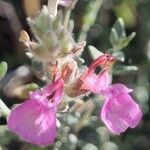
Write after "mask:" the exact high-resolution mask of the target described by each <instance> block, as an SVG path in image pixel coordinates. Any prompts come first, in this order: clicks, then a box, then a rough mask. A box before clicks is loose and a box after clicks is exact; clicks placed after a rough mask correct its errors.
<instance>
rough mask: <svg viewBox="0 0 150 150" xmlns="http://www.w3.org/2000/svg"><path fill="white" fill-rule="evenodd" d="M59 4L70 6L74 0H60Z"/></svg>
mask: <svg viewBox="0 0 150 150" xmlns="http://www.w3.org/2000/svg"><path fill="white" fill-rule="evenodd" d="M58 3H59V5H62V6H64V7H68V6H70V5H71V4H72V3H73V0H59V2H58Z"/></svg>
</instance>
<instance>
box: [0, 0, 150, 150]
mask: <svg viewBox="0 0 150 150" xmlns="http://www.w3.org/2000/svg"><path fill="white" fill-rule="evenodd" d="M89 1H91V2H92V1H94V0H79V1H78V3H77V5H76V7H75V9H74V10H73V12H72V14H71V18H72V19H74V23H75V28H74V30H73V32H74V38H75V39H77V37H78V36H79V32H80V28H81V26H82V24H83V15H85V11H86V10H85V9H86V5H87V4H88V3H89ZM46 3H47V1H46V0H41V1H40V0H20V1H16V0H5V1H2V0H0V61H6V62H7V63H8V73H7V75H6V77H5V78H4V79H3V80H2V81H1V82H0V96H1V98H3V100H4V101H5V103H6V104H7V105H8V106H9V107H11V106H12V105H13V104H15V103H20V102H22V100H20V99H17V98H16V96H15V94H14V92H13V89H14V88H16V87H18V86H21V85H24V84H27V83H30V82H36V83H39V84H41V82H40V81H39V79H38V78H37V77H35V76H34V74H33V72H32V70H31V68H30V65H31V62H30V60H29V59H28V58H27V57H26V56H25V52H24V47H23V45H22V44H21V43H20V42H19V41H18V37H19V33H20V31H21V30H22V29H24V30H26V31H27V32H28V33H29V35H30V37H32V38H33V35H32V33H31V31H30V28H29V26H28V24H27V21H26V17H28V16H30V17H31V16H32V17H33V16H35V15H36V14H37V11H38V10H39V9H40V8H41V5H43V4H46ZM86 13H88V12H86ZM118 17H122V18H123V20H124V22H125V26H126V31H127V34H130V33H131V32H133V31H134V32H136V37H135V38H134V39H133V40H132V41H131V43H130V44H129V45H128V46H127V47H125V48H124V49H123V50H122V51H123V52H124V53H125V63H124V64H126V65H135V66H137V67H138V68H139V69H138V71H131V72H128V73H125V74H121V75H115V76H114V81H113V82H122V83H125V84H126V85H128V86H129V87H132V88H133V89H134V92H133V94H132V95H133V96H134V99H136V101H137V103H139V105H140V106H141V108H142V111H143V118H142V121H141V123H140V125H139V126H138V127H137V128H135V129H132V130H131V129H129V130H127V131H126V132H125V133H123V134H122V135H121V136H110V135H109V133H108V132H107V130H106V128H105V127H102V126H103V124H102V123H100V121H99V119H98V118H97V117H96V116H97V112H98V111H99V110H98V108H97V107H96V111H94V112H93V114H92V116H91V120H90V121H91V122H90V124H89V123H85V125H83V127H82V128H80V130H78V131H77V132H76V130H73V129H72V127H71V125H72V124H73V125H75V124H76V123H74V122H76V120H77V118H78V117H79V114H73V115H72V114H70V115H68V116H66V120H65V119H64V120H63V121H64V122H67V123H68V126H70V127H69V129H68V128H67V127H66V126H65V127H64V128H63V129H64V133H62V131H60V132H61V134H62V136H65V134H66V133H68V132H69V135H68V134H67V135H68V137H67V139H65V140H64V141H63V142H57V143H56V145H55V146H49V147H45V148H39V147H37V146H34V145H31V144H28V143H25V142H23V141H21V140H19V139H18V138H17V136H15V135H13V134H11V133H10V132H8V131H6V128H5V124H6V120H5V118H3V117H0V124H1V125H3V126H1V127H0V149H2V150H5V149H6V150H36V149H55V150H58V149H60V150H99V149H100V150H150V111H149V109H150V97H149V95H150V0H132V1H131V0H104V2H103V5H102V7H101V9H100V11H99V12H98V15H97V18H96V21H95V23H94V25H92V27H91V28H90V30H89V31H88V35H87V45H93V46H95V47H96V48H97V49H99V50H101V51H102V52H105V50H107V49H108V48H110V47H111V46H110V42H109V34H110V31H111V28H112V26H113V24H114V22H115V21H116V19H117V18H118ZM83 58H85V60H86V63H87V64H89V63H90V62H91V60H92V59H91V57H90V54H89V53H88V48H87V47H86V48H85V51H84V53H83ZM85 118H86V117H85ZM67 119H68V120H69V121H68V120H67ZM71 121H72V122H73V123H72V122H71ZM65 130H67V131H66V133H65ZM70 133H71V134H70Z"/></svg>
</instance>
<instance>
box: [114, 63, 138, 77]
mask: <svg viewBox="0 0 150 150" xmlns="http://www.w3.org/2000/svg"><path fill="white" fill-rule="evenodd" d="M137 70H138V67H137V66H123V65H116V66H114V68H113V74H115V75H124V74H128V73H130V72H135V71H137Z"/></svg>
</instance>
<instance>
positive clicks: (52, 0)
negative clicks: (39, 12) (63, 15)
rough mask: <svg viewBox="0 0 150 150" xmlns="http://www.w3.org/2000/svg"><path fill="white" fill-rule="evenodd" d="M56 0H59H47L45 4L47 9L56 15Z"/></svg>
mask: <svg viewBox="0 0 150 150" xmlns="http://www.w3.org/2000/svg"><path fill="white" fill-rule="evenodd" d="M58 1H59V0H48V4H47V7H48V10H49V12H50V13H51V14H52V15H54V16H56V15H57V7H58Z"/></svg>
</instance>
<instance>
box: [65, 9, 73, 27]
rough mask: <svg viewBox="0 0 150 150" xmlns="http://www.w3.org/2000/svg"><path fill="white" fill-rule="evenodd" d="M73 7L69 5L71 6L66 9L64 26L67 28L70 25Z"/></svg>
mask: <svg viewBox="0 0 150 150" xmlns="http://www.w3.org/2000/svg"><path fill="white" fill-rule="evenodd" d="M71 10H72V9H71V8H70V7H69V8H66V9H65V10H64V21H63V25H64V27H65V28H66V29H67V27H68V23H69V18H70V15H71Z"/></svg>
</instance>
